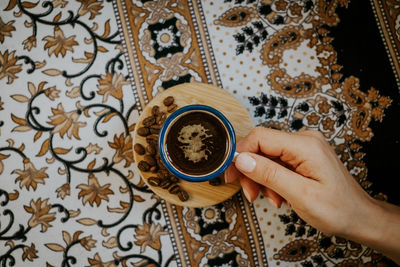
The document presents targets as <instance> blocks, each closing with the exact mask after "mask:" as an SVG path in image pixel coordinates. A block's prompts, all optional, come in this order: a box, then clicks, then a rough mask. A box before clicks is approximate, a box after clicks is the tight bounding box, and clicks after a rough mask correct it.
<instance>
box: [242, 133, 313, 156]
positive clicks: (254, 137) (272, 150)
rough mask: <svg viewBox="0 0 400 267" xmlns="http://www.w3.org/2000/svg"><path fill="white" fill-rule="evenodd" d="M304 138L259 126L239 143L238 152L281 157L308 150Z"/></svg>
mask: <svg viewBox="0 0 400 267" xmlns="http://www.w3.org/2000/svg"><path fill="white" fill-rule="evenodd" d="M304 138H305V137H304V136H300V135H296V134H292V133H287V132H283V131H279V130H274V129H269V128H265V127H260V126H259V127H256V128H254V129H253V130H252V131H251V132H250V133H249V134H248V135H247V136H246V137H244V138H243V139H242V140H240V141H239V142H238V143H237V145H236V151H238V152H252V153H259V152H260V151H261V152H262V153H264V154H265V155H267V156H270V157H281V156H283V155H285V154H289V153H290V154H292V153H298V152H300V151H304V150H306V148H307V144H306V143H305V142H304Z"/></svg>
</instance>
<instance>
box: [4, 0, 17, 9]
mask: <svg viewBox="0 0 400 267" xmlns="http://www.w3.org/2000/svg"><path fill="white" fill-rule="evenodd" d="M16 4H17V0H10V2H8V6H7V7H6V8H5V9H4V11H9V10H11V9H13V8H14V7H15V5H16Z"/></svg>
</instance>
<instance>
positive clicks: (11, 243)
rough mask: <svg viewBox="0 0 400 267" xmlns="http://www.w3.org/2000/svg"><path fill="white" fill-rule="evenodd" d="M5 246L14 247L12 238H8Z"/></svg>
mask: <svg viewBox="0 0 400 267" xmlns="http://www.w3.org/2000/svg"><path fill="white" fill-rule="evenodd" d="M6 246H9V247H10V248H13V247H15V244H14V242H13V241H12V240H8V241H7V242H6Z"/></svg>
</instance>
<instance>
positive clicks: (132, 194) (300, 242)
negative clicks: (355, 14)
mask: <svg viewBox="0 0 400 267" xmlns="http://www.w3.org/2000/svg"><path fill="white" fill-rule="evenodd" d="M39 3H40V4H39ZM349 4H350V2H349V1H312V0H294V1H288V0H266V1H265V0H263V1H255V0H235V1H233V0H225V1H221V2H218V3H217V2H216V1H181V0H161V1H124V0H118V1H110V0H107V1H100V0H77V1H71V0H48V1H31V0H7V1H1V3H0V10H2V14H1V18H0V43H1V47H0V88H1V89H0V176H1V181H2V182H1V186H0V199H1V200H0V212H1V216H0V265H2V266H12V265H15V266H20V265H32V266H48V267H51V266H97V267H100V266H108V267H115V266H180V265H183V264H182V263H185V264H186V265H191V266H265V265H267V264H268V265H270V266H274V265H275V264H276V265H277V264H278V262H280V263H283V262H284V263H285V264H286V263H289V264H297V263H300V264H301V265H303V266H327V265H334V264H335V265H337V266H351V265H360V264H365V265H367V266H368V265H369V266H376V265H379V264H382V265H383V264H385V263H386V262H387V259H385V258H384V257H383V256H382V255H380V254H379V253H377V252H374V251H373V250H371V249H369V248H367V247H365V246H362V245H360V244H356V243H354V242H351V241H348V240H344V239H341V238H339V237H333V236H326V235H324V234H322V233H320V232H318V231H317V230H316V229H315V228H313V227H311V226H309V225H307V224H306V223H305V222H304V221H303V220H301V219H300V218H299V217H298V216H297V215H296V214H295V213H294V212H292V211H287V212H286V213H283V212H275V211H273V213H271V207H269V206H267V204H265V203H266V202H265V201H260V202H256V203H255V204H254V205H250V204H249V203H247V202H246V201H245V200H244V199H243V197H242V196H241V195H240V194H239V195H237V196H235V197H234V198H232V199H230V200H227V201H225V202H223V203H220V204H218V205H215V206H212V207H203V208H184V207H177V206H173V205H170V204H168V203H165V202H164V201H163V200H162V199H160V198H159V197H158V196H157V195H154V194H153V193H152V192H151V191H150V190H149V188H148V187H147V186H146V185H145V184H144V182H143V181H142V180H141V178H140V176H139V175H138V172H137V170H136V168H135V162H134V158H133V148H132V146H133V144H134V140H133V139H132V133H133V131H134V129H135V127H136V123H137V118H138V115H139V114H140V112H141V110H142V109H143V107H144V106H145V105H146V104H147V103H148V101H150V100H151V99H152V97H153V96H154V95H156V94H157V93H158V92H159V91H163V90H168V88H170V87H171V86H173V85H175V84H179V83H184V82H190V81H200V82H207V83H214V84H218V85H220V86H221V87H224V88H225V89H226V90H228V91H229V90H230V91H231V92H232V93H233V94H236V93H235V92H234V91H233V90H232V89H229V88H228V87H229V84H228V82H227V80H228V79H229V78H228V76H227V75H230V73H234V71H235V70H234V69H233V67H238V68H242V69H246V68H243V67H241V66H240V65H241V64H242V63H239V62H241V61H243V62H246V61H247V62H250V64H251V65H252V66H251V67H254V68H255V67H256V66H257V64H255V63H253V62H257V63H259V65H260V66H261V67H260V75H262V76H263V80H262V82H261V84H262V86H261V87H260V88H261V89H260V90H259V91H257V92H256V91H255V90H253V89H252V88H246V87H244V85H240V83H241V82H240V81H237V80H238V79H236V77H232V80H233V78H235V79H236V80H235V82H236V84H235V89H234V90H235V91H237V92H238V93H240V94H242V95H241V96H240V94H237V95H236V96H238V99H240V100H241V101H242V103H243V105H245V106H246V107H247V108H248V109H249V111H250V112H251V115H252V116H253V118H254V121H255V122H257V123H258V124H260V125H264V126H265V127H271V128H276V129H281V130H285V131H299V130H302V129H316V130H319V131H321V132H322V133H323V134H324V136H325V137H326V139H327V140H328V141H330V142H331V144H332V146H333V147H334V148H335V151H336V153H337V154H338V155H339V157H340V159H341V160H342V161H343V163H344V164H345V166H346V167H347V168H348V169H349V170H350V172H351V173H352V175H353V176H354V178H355V179H356V180H357V181H358V182H359V183H360V184H361V186H362V187H363V188H364V189H365V190H367V191H368V192H369V193H370V194H374V192H372V190H371V189H370V188H371V184H372V182H371V181H370V180H369V179H368V169H367V163H366V161H365V158H366V152H365V151H364V145H365V143H366V142H369V141H370V140H371V139H372V137H373V135H374V127H376V126H374V125H375V123H381V122H384V121H385V119H386V116H387V115H386V110H387V109H388V108H390V107H391V106H392V105H393V103H392V101H394V100H393V99H391V98H390V97H388V96H386V95H384V94H383V93H381V91H380V89H381V88H378V86H377V88H374V87H369V85H366V84H362V86H361V82H360V79H359V78H358V77H355V76H352V75H345V73H344V72H343V70H342V69H343V66H342V65H340V64H339V63H338V51H336V50H335V47H334V46H333V44H332V43H333V40H334V37H333V36H331V33H330V30H331V29H332V28H334V27H335V26H337V25H338V23H339V21H340V18H339V16H338V14H337V9H339V8H342V9H343V12H346V8H347V7H348V5H349ZM211 5H215V6H214V7H212V8H207V7H209V6H211ZM217 5H218V8H216V6H217ZM388 5H389V6H390V7H391V10H392V12H391V16H392V17H393V18H395V17H396V16H398V12H397V9H396V4H395V1H389V2H388ZM213 12H219V13H218V15H216V16H213V15H212V14H213ZM208 13H209V14H208ZM122 24H123V25H122ZM217 27H218V30H219V31H221V29H224V30H225V29H228V30H230V32H229V33H230V34H225V35H222V34H221V32H217ZM213 36H216V37H215V38H213ZM219 36H224V38H221V39H218V38H220V37H219ZM230 41H231V42H230ZM217 50H219V51H220V52H221V53H220V54H223V53H226V54H227V56H228V57H229V58H230V59H232V61H233V60H234V59H233V58H235V60H237V61H236V63H233V64H231V63H230V62H228V63H229V64H230V68H231V69H230V70H226V69H224V68H225V67H226V65H228V63H227V62H225V61H224V60H225V59H224V58H223V57H221V56H220V54H218V51H217ZM222 51H223V52H222ZM291 51H297V52H299V51H306V52H307V53H310V54H312V56H313V61H312V64H314V65H313V68H312V70H309V71H308V72H307V71H298V70H295V68H294V67H292V65H294V63H295V60H294V59H293V60H291V59H290V52H291ZM295 54H300V55H301V53H300V52H299V53H295ZM253 56H254V59H253V58H251V57H253ZM288 62H289V63H288ZM227 68H228V67H227ZM246 71H248V70H246ZM253 72H254V73H256V70H255V69H254V70H252V71H248V73H247V74H248V75H249V76H252V74H250V73H253ZM225 76H226V77H225ZM252 77H253V76H252ZM246 82H247V81H246ZM366 86H368V87H366ZM365 87H366V88H365ZM375 197H376V198H379V199H383V200H385V199H386V196H385V194H382V193H381V194H377V195H375ZM260 203H261V204H260ZM267 210H268V211H269V212H270V213H269V214H271V216H270V217H271V218H275V222H276V221H278V223H279V224H273V223H271V221H268V222H263V221H262V220H261V218H264V217H262V216H261V215H260V214H261V213H260V211H262V212H266V211H267ZM257 217H258V218H257ZM271 220H272V219H271ZM268 223H269V224H272V225H273V227H274V229H273V230H272V232H268V233H267V232H264V231H263V229H264V228H263V227H264V226H268V225H269V224H268ZM268 231H269V230H268ZM274 236H275V239H274ZM277 236H280V237H282V238H281V239H280V240H278V239H277ZM268 238H270V240H271V246H268V245H270V244H269V243H268V244H267V242H270V241H268ZM264 242H265V244H264ZM273 242H274V243H273ZM273 249H275V250H273ZM268 257H270V258H268Z"/></svg>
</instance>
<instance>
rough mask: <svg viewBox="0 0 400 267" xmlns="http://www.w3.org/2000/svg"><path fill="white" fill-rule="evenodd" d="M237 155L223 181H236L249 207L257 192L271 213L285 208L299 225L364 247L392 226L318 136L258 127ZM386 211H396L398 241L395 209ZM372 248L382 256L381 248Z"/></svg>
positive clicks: (239, 146) (399, 225)
mask: <svg viewBox="0 0 400 267" xmlns="http://www.w3.org/2000/svg"><path fill="white" fill-rule="evenodd" d="M236 151H238V152H240V154H239V156H238V157H237V159H236V162H235V164H234V165H233V164H232V165H231V166H230V167H229V168H228V169H227V171H226V172H225V180H226V182H228V183H229V182H232V181H234V180H236V179H238V178H239V179H240V183H241V185H242V188H243V192H244V194H245V196H246V198H247V199H248V200H249V201H250V202H252V201H253V200H254V199H255V198H256V197H257V195H258V194H259V192H260V191H261V192H262V194H263V195H265V196H266V197H267V199H269V200H270V202H271V203H275V206H276V207H280V205H281V204H282V202H283V201H284V202H287V203H289V205H290V206H291V207H292V208H293V209H294V210H295V211H296V213H297V214H298V215H299V216H300V217H301V218H302V219H303V220H305V221H306V222H308V223H309V224H310V225H312V226H314V227H315V228H317V229H319V230H320V231H322V232H324V233H325V234H333V235H339V236H342V237H345V238H349V239H352V240H354V241H358V242H364V243H366V244H367V245H371V244H372V245H377V242H378V241H377V240H376V239H382V236H379V238H378V236H377V231H378V232H379V230H380V231H381V232H380V234H382V235H386V234H387V227H388V224H387V223H388V221H391V220H385V221H383V222H382V220H380V219H376V218H377V216H382V217H378V218H382V219H383V218H386V217H387V216H392V215H389V213H391V212H388V211H387V209H386V208H385V207H384V206H385V205H389V204H382V203H381V202H380V201H377V200H375V199H373V198H371V197H370V196H369V195H368V194H367V193H366V192H365V191H364V190H363V189H362V188H361V187H360V185H359V184H358V183H357V182H356V181H355V179H354V178H353V177H352V175H351V174H350V173H349V172H348V171H347V169H346V167H345V166H344V165H343V163H342V162H341V161H340V159H339V158H338V157H337V155H336V154H335V152H334V150H333V148H332V147H331V146H330V145H329V144H328V143H327V142H326V140H325V138H324V137H323V135H322V134H321V133H320V132H318V131H302V132H297V133H285V132H281V131H277V130H272V129H267V128H263V127H257V128H255V129H254V130H253V131H252V132H251V133H250V134H249V135H248V136H246V137H245V138H244V139H242V140H241V141H239V142H238V144H237V147H236ZM391 206H393V205H391ZM391 209H395V210H396V211H397V213H395V214H397V216H398V217H396V220H397V225H396V224H394V225H395V226H394V228H395V229H396V230H398V231H397V232H398V233H397V235H400V229H399V228H400V212H399V210H400V209H399V208H398V207H394V208H393V207H391ZM392 211H393V210H392ZM385 216H386V217H385ZM391 219H393V218H391ZM395 222H396V221H395ZM392 229H393V227H392ZM388 236H390V233H389V234H388ZM392 236H393V234H392ZM397 243H398V242H397ZM383 246H385V244H383ZM399 246H400V245H397V247H398V250H397V253H398V252H399V251H400V247H399ZM375 247H378V248H380V249H382V250H385V248H383V247H382V245H381V246H379V245H378V246H375ZM389 254H390V253H389Z"/></svg>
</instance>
